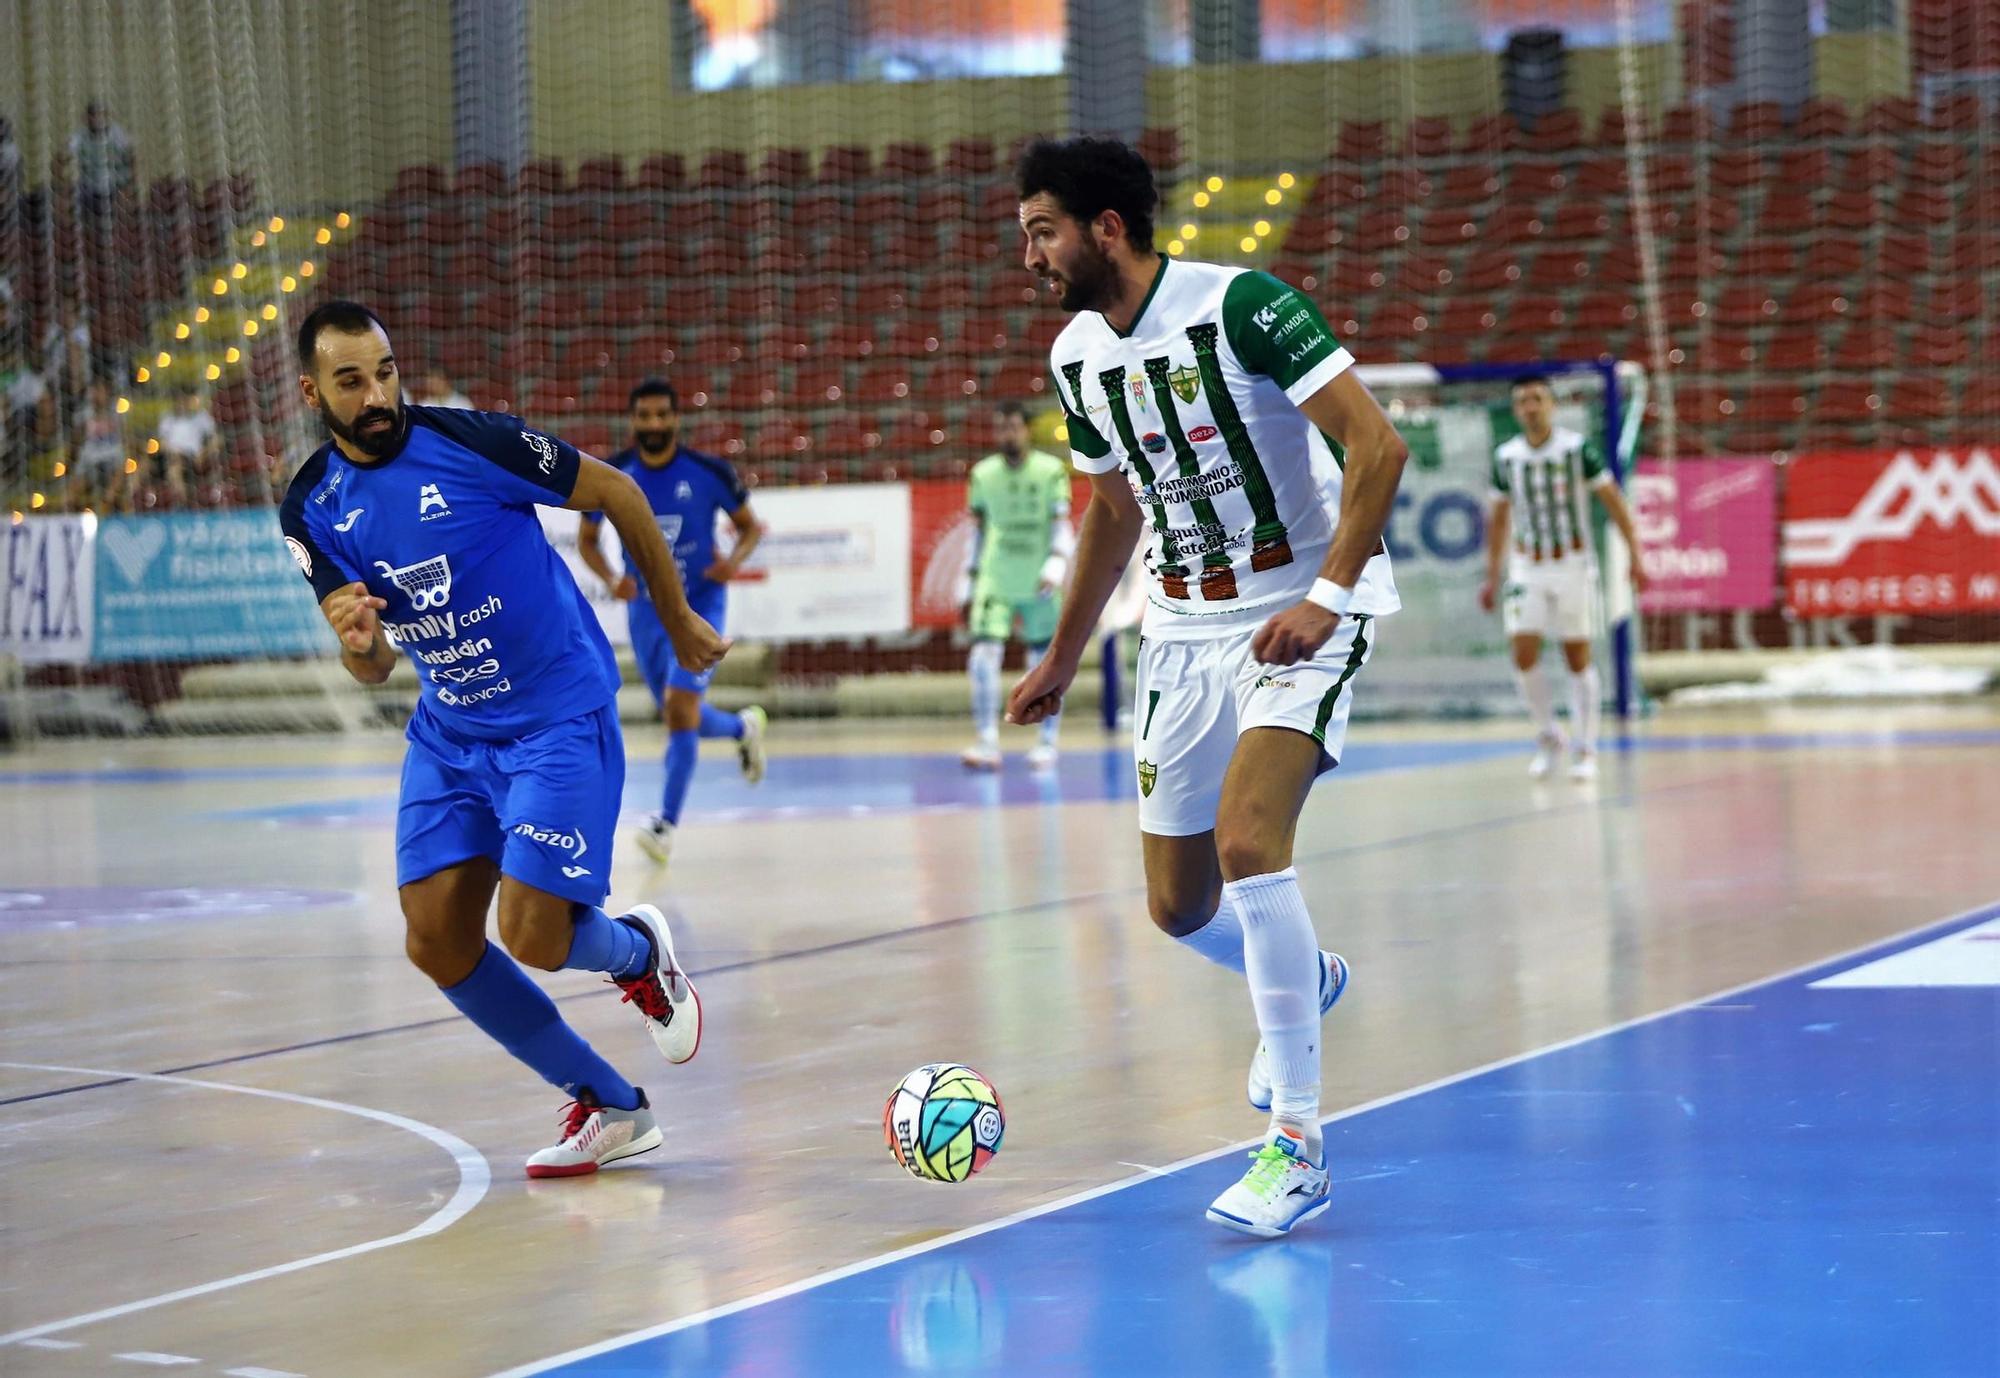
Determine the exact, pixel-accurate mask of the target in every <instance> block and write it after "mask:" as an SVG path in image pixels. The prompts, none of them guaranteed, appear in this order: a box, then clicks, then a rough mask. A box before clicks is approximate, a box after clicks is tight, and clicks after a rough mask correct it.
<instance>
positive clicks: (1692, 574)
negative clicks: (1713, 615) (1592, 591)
mask: <svg viewBox="0 0 2000 1378" xmlns="http://www.w3.org/2000/svg"><path fill="white" fill-rule="evenodd" d="M1628 496H1629V497H1630V499H1631V503H1632V523H1633V525H1634V526H1635V527H1636V528H1637V529H1638V532H1639V546H1640V552H1639V558H1640V561H1641V562H1642V564H1643V566H1644V568H1645V571H1646V579H1647V584H1646V592H1645V593H1644V594H1642V595H1641V596H1640V599H1639V608H1640V611H1642V612H1689V611H1701V612H1722V611H1726V610H1730V609H1735V608H1768V607H1770V606H1771V604H1772V603H1773V602H1774V601H1775V598H1776V590H1777V583H1778V471H1777V467H1776V466H1775V465H1773V464H1772V463H1771V461H1770V460H1768V459H1683V460H1678V461H1676V462H1674V463H1672V464H1666V463H1663V462H1661V461H1659V460H1656V459H1642V460H1640V461H1639V467H1638V472H1637V473H1635V474H1634V475H1633V476H1632V483H1631V487H1630V489H1629V491H1628Z"/></svg>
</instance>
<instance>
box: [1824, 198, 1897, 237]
mask: <svg viewBox="0 0 2000 1378" xmlns="http://www.w3.org/2000/svg"><path fill="white" fill-rule="evenodd" d="M1820 219H1821V220H1822V221H1823V222H1824V223H1825V224H1826V225H1827V227H1828V228H1830V229H1835V230H1867V229H1873V228H1874V226H1875V224H1876V222H1877V221H1879V220H1881V219H1882V208H1881V206H1880V205H1878V204H1877V203H1876V200H1875V196H1874V193H1873V192H1869V191H1860V190H1855V191H1837V192H1835V193H1834V194H1833V195H1832V196H1830V197H1828V198H1827V202H1826V205H1825V207H1824V208H1822V210H1821V212H1820Z"/></svg>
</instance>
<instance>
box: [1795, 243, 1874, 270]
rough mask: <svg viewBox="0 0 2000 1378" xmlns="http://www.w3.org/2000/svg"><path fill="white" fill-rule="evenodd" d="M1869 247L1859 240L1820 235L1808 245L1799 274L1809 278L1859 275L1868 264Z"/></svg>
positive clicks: (1800, 263) (1801, 261)
mask: <svg viewBox="0 0 2000 1378" xmlns="http://www.w3.org/2000/svg"><path fill="white" fill-rule="evenodd" d="M1868 257H1869V255H1868V250H1867V247H1866V246H1865V245H1864V244H1863V243H1862V241H1861V240H1860V239H1858V238H1853V237H1849V236H1847V235H1833V234H1820V235H1816V236H1814V237H1813V239H1812V240H1811V241H1810V242H1809V243H1808V244H1807V245H1806V252H1805V257H1804V258H1802V259H1801V260H1799V272H1800V273H1801V274H1803V275H1804V276H1806V277H1808V278H1842V277H1850V276H1852V275H1853V274H1856V273H1859V272H1860V271H1861V270H1862V269H1863V267H1864V266H1865V265H1866V264H1867V262H1868Z"/></svg>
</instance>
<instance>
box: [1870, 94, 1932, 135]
mask: <svg viewBox="0 0 2000 1378" xmlns="http://www.w3.org/2000/svg"><path fill="white" fill-rule="evenodd" d="M1923 127H1924V125H1923V120H1922V118H1921V116H1920V115H1919V113H1918V110H1917V103H1916V102H1915V101H1914V100H1911V99H1910V98H1909V97H1908V96H1889V97H1886V98H1884V99H1882V100H1878V101H1876V102H1875V103H1874V104H1873V105H1871V106H1869V107H1868V113H1867V114H1865V115H1863V116H1862V117H1861V131H1860V132H1861V133H1863V134H1915V133H1919V132H1921V131H1922V129H1923Z"/></svg>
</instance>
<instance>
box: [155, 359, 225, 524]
mask: <svg viewBox="0 0 2000 1378" xmlns="http://www.w3.org/2000/svg"><path fill="white" fill-rule="evenodd" d="M159 441H160V464H161V467H162V468H163V469H164V470H165V471H166V476H167V488H168V490H169V491H170V492H172V493H173V495H174V500H175V501H176V502H185V501H186V500H187V486H188V473H189V471H190V470H192V471H193V472H194V475H195V477H197V478H203V477H208V476H210V475H211V474H212V473H213V471H214V469H215V467H216V460H217V459H218V458H220V457H221V454H222V435H221V433H220V432H219V431H217V430H216V427H215V418H214V417H213V416H210V415H209V414H208V402H207V399H205V398H204V397H203V396H202V395H201V389H200V388H198V387H196V386H194V384H192V383H190V384H188V385H187V386H185V387H183V388H182V389H181V390H180V395H179V396H178V397H177V398H176V399H175V402H174V409H173V410H172V411H170V412H168V413H167V414H166V415H165V416H163V417H161V418H160V428H159Z"/></svg>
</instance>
